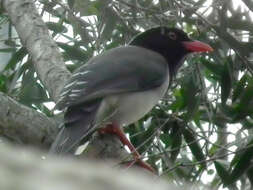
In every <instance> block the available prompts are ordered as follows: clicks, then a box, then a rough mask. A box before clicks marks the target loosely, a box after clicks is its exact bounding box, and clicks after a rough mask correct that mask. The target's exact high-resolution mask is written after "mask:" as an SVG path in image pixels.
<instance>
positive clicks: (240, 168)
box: [228, 139, 253, 184]
mask: <svg viewBox="0 0 253 190" xmlns="http://www.w3.org/2000/svg"><path fill="white" fill-rule="evenodd" d="M239 154H240V155H239V157H238V159H237V160H238V161H237V163H236V165H235V167H234V168H233V170H232V172H231V175H230V177H229V180H228V184H232V183H234V182H236V181H237V180H238V179H239V178H240V177H241V176H242V175H243V174H245V172H246V171H247V169H248V168H249V166H250V163H251V159H252V158H253V139H252V140H251V141H250V142H249V143H248V144H247V146H246V148H245V150H244V151H243V153H239Z"/></svg>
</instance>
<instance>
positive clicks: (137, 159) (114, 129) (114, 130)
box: [99, 124, 156, 173]
mask: <svg viewBox="0 0 253 190" xmlns="http://www.w3.org/2000/svg"><path fill="white" fill-rule="evenodd" d="M99 132H100V133H101V134H106V133H110V134H115V135H117V136H118V137H119V139H120V141H121V142H122V144H123V145H126V146H127V147H128V148H129V149H130V151H131V153H132V154H133V157H134V160H133V161H131V162H130V163H128V167H130V166H132V165H134V164H135V163H136V164H137V165H139V166H140V167H142V168H145V169H147V170H149V171H151V172H152V173H156V172H155V170H154V169H153V168H152V167H151V166H150V165H149V164H147V163H146V162H144V161H143V160H141V156H140V154H139V152H138V151H137V150H136V149H135V147H134V146H133V145H132V143H131V142H130V141H129V140H128V139H127V137H126V136H125V134H124V132H123V131H122V130H121V129H120V127H119V126H118V125H116V124H110V125H107V126H106V127H105V128H102V129H100V130H99Z"/></svg>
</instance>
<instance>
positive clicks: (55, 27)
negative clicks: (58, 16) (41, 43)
mask: <svg viewBox="0 0 253 190" xmlns="http://www.w3.org/2000/svg"><path fill="white" fill-rule="evenodd" d="M46 25H47V27H48V29H49V30H52V31H53V32H55V33H65V32H67V31H68V29H67V28H66V27H65V26H63V24H60V23H55V22H46Z"/></svg>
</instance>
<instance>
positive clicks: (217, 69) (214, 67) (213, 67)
mask: <svg viewBox="0 0 253 190" xmlns="http://www.w3.org/2000/svg"><path fill="white" fill-rule="evenodd" d="M201 63H202V64H203V65H204V66H205V67H206V68H207V69H208V70H209V71H211V72H212V73H213V74H215V75H217V76H221V75H222V72H223V67H222V65H218V64H215V63H212V62H210V61H208V60H206V59H203V58H202V59H201Z"/></svg>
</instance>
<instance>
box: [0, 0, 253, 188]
mask: <svg viewBox="0 0 253 190" xmlns="http://www.w3.org/2000/svg"><path fill="white" fill-rule="evenodd" d="M238 2H240V3H239V4H240V5H239V6H237V8H234V7H235V6H236V5H235V1H232V0H223V1H215V0H210V1H207V0H172V1H165V0H156V1H154V0H138V1H135V0H127V1H123V0H113V1H112V0H103V1H99V0H68V1H67V2H65V1H60V0H58V1H56V0H53V1H50V0H40V1H38V2H37V6H38V10H39V11H40V13H41V15H43V18H44V20H45V22H47V26H48V29H49V30H50V32H51V34H52V36H53V37H54V39H55V41H57V44H58V46H59V47H60V49H61V52H62V55H63V57H64V59H65V61H66V64H67V66H68V68H69V69H70V71H73V70H74V69H76V68H78V67H79V66H80V65H82V64H85V62H86V61H87V60H88V59H89V58H91V57H92V56H95V55H97V54H99V53H102V52H104V51H106V50H108V49H111V48H114V47H117V46H120V45H124V44H127V43H128V42H129V40H130V39H131V38H132V37H133V36H134V35H136V34H137V33H139V32H140V31H143V30H145V29H148V28H151V27H153V26H157V25H165V26H171V27H172V26H173V27H179V28H182V29H184V30H185V31H186V32H187V33H188V34H189V35H190V37H191V38H193V39H198V40H201V41H205V42H207V43H208V44H210V45H211V46H212V47H213V48H214V49H215V51H214V52H213V53H211V54H206V55H205V54H202V55H198V56H197V55H194V57H191V58H188V59H187V61H186V63H185V64H184V66H183V68H181V69H180V72H179V73H178V75H177V78H176V79H175V80H174V81H173V83H172V86H171V88H170V90H169V91H168V93H167V95H166V97H165V98H164V99H163V100H161V101H160V102H159V104H158V105H157V106H156V107H155V108H154V109H153V110H152V112H151V113H149V114H148V115H146V116H145V118H143V119H141V120H140V121H139V122H137V123H135V124H133V125H131V126H129V127H128V128H126V129H125V131H126V132H127V133H129V135H130V139H131V141H132V143H133V144H134V145H135V146H136V147H138V148H139V151H140V152H141V153H142V154H143V155H144V154H145V155H147V158H148V160H147V161H148V162H149V164H151V165H152V166H153V167H154V168H157V169H158V170H159V172H160V174H161V175H162V176H163V177H164V178H166V179H168V180H170V181H174V182H175V183H177V184H180V182H181V181H182V180H184V181H186V182H192V183H195V182H197V183H203V184H205V185H207V186H210V187H212V188H213V189H218V188H220V187H229V188H230V189H243V188H245V189H250V188H252V185H253V184H252V182H253V180H252V179H253V177H252V168H253V166H252V157H253V150H252V144H253V136H252V127H253V78H252V74H253V62H252V57H250V56H252V55H250V53H251V52H252V51H253V42H252V36H253V27H252V26H253V23H252V18H253V17H252V15H253V13H252V12H253V9H252V7H251V6H250V4H251V3H250V1H247V0H240V1H238ZM244 3H245V4H244ZM48 15H49V16H50V17H48ZM48 18H50V19H48ZM6 22H9V21H8V18H6V17H5V16H4V14H3V13H1V15H0V24H3V23H6ZM12 29H13V28H12V27H9V30H12ZM11 34H12V33H11V32H10V33H9V35H7V36H6V38H4V39H1V41H4V42H5V44H7V45H8V48H1V49H0V53H1V55H2V54H4V53H8V54H11V58H10V59H9V61H8V63H7V65H6V66H5V68H4V70H2V71H1V72H0V91H2V92H4V93H6V94H8V95H9V96H11V97H14V98H15V99H16V100H18V101H19V102H21V103H23V104H25V105H27V106H30V107H33V108H34V109H37V110H39V111H41V112H44V113H45V114H46V115H48V116H52V113H51V111H50V109H49V108H48V107H46V106H45V103H46V102H48V101H50V99H49V97H48V95H47V92H46V89H45V88H44V86H43V85H42V84H41V82H40V79H39V77H38V76H37V75H36V73H35V70H34V68H33V65H32V64H31V60H30V57H29V55H28V54H27V51H26V49H25V48H24V47H22V46H21V44H20V41H19V39H18V38H17V37H16V36H15V35H14V36H12V35H11ZM31 92H32V93H31ZM143 142H145V143H143ZM250 171H251V172H250ZM207 179H208V180H207Z"/></svg>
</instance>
